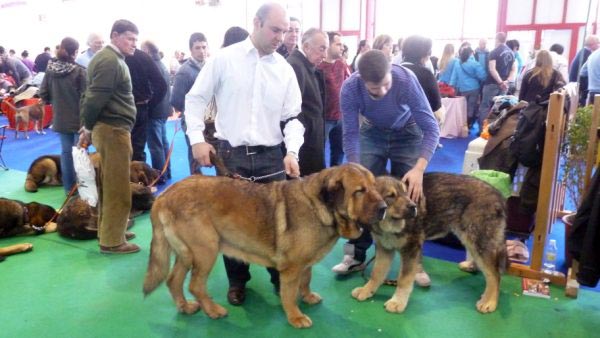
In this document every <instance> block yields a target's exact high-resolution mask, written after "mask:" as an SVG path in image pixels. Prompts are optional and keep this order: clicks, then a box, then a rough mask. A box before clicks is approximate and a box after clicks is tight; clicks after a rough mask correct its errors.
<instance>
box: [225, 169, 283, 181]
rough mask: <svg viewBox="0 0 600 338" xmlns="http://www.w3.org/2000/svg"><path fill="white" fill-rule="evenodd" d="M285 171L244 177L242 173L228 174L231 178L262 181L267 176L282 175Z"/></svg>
mask: <svg viewBox="0 0 600 338" xmlns="http://www.w3.org/2000/svg"><path fill="white" fill-rule="evenodd" d="M284 173H285V170H280V171H278V172H274V173H272V174H267V175H263V176H250V177H244V176H242V175H240V174H230V175H228V176H229V177H231V178H235V179H239V180H244V181H249V182H256V181H262V180H264V179H265V178H269V177H273V176H277V175H281V174H284Z"/></svg>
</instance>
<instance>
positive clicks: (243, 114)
mask: <svg viewBox="0 0 600 338" xmlns="http://www.w3.org/2000/svg"><path fill="white" fill-rule="evenodd" d="M213 95H214V96H215V98H216V104H217V117H216V119H215V127H216V133H215V137H217V138H218V139H220V140H227V141H229V143H230V144H231V145H232V146H233V147H237V146H242V145H247V146H258V145H263V146H274V145H277V144H279V143H281V142H282V141H284V142H285V145H286V148H287V150H288V151H293V152H295V153H296V154H297V153H298V152H299V150H300V146H302V143H303V142H304V126H303V125H302V123H301V122H300V121H299V120H297V119H293V120H291V121H289V122H288V123H287V124H286V125H285V128H284V131H283V134H284V135H282V134H281V127H280V122H282V121H287V120H288V119H290V118H295V117H296V116H297V115H298V114H299V113H300V106H301V104H302V96H301V94H300V88H299V87H298V81H297V80H296V75H295V73H294V71H293V69H292V67H291V66H290V65H289V64H288V63H287V61H286V60H285V59H284V58H283V57H282V56H281V55H279V54H278V53H272V54H270V55H265V56H263V57H259V55H258V50H257V49H256V48H255V47H254V45H253V44H252V41H251V40H250V37H248V38H247V39H246V40H244V41H242V42H239V43H236V44H233V45H231V46H229V47H227V48H224V49H222V50H221V51H220V52H219V53H218V55H217V56H215V57H214V58H212V59H211V60H209V61H208V62H207V63H206V65H205V66H204V67H203V68H202V70H201V71H200V74H198V77H197V78H196V82H194V85H193V86H192V88H191V89H190V91H189V92H188V93H187V95H186V96H185V120H186V124H187V135H188V137H189V139H190V143H191V144H192V145H193V144H196V143H200V142H204V135H203V134H202V131H203V130H204V113H205V111H206V107H207V105H208V103H209V102H210V100H211V98H212V97H213Z"/></svg>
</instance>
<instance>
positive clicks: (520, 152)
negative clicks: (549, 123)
mask: <svg viewBox="0 0 600 338" xmlns="http://www.w3.org/2000/svg"><path fill="white" fill-rule="evenodd" d="M547 115H548V105H547V102H543V103H541V104H538V103H536V102H530V103H529V106H527V108H525V109H523V110H522V111H521V113H520V116H519V122H517V128H516V129H515V133H514V134H513V136H512V142H511V144H510V151H511V152H512V153H513V155H514V156H515V158H516V159H517V160H518V161H519V163H521V164H522V165H524V166H526V167H537V166H540V165H541V164H542V156H543V154H544V139H545V137H546V117H547Z"/></svg>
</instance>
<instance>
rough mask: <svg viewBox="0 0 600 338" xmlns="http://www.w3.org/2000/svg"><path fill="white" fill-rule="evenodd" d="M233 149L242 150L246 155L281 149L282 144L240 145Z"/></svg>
mask: <svg viewBox="0 0 600 338" xmlns="http://www.w3.org/2000/svg"><path fill="white" fill-rule="evenodd" d="M231 149H232V150H233V151H236V152H240V153H242V154H246V155H255V154H259V153H264V152H267V151H271V150H276V149H281V146H280V145H279V144H278V145H276V146H239V147H231Z"/></svg>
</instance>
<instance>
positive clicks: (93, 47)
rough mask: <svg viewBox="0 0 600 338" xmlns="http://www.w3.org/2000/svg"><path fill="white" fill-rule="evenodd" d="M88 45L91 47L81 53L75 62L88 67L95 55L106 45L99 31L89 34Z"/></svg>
mask: <svg viewBox="0 0 600 338" xmlns="http://www.w3.org/2000/svg"><path fill="white" fill-rule="evenodd" d="M87 45H88V46H89V47H90V48H88V49H87V50H86V51H85V52H83V53H81V54H79V56H78V57H77V59H75V62H76V63H77V64H80V65H82V66H84V67H86V68H87V67H88V65H89V64H90V61H91V60H92V58H93V57H94V55H95V54H96V53H97V52H98V51H99V50H100V49H102V47H104V39H102V36H100V34H98V33H92V34H90V36H88V39H87Z"/></svg>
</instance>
